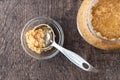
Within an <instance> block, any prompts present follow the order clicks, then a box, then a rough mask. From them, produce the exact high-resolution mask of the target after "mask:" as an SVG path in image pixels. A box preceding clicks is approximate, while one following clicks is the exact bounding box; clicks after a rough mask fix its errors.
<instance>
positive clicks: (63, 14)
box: [0, 0, 120, 80]
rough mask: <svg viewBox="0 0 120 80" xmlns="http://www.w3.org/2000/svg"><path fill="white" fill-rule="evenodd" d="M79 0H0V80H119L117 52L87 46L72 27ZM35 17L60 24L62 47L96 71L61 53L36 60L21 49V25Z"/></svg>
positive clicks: (119, 57)
mask: <svg viewBox="0 0 120 80" xmlns="http://www.w3.org/2000/svg"><path fill="white" fill-rule="evenodd" d="M82 1H83V0H0V32H1V33H0V80H120V76H119V75H120V50H118V51H102V50H99V49H96V48H94V47H92V46H90V45H89V44H88V43H86V42H85V41H84V40H83V38H82V37H81V36H80V35H79V33H78V31H77V26H76V16H77V11H78V8H79V7H80V5H81V2H82ZM38 16H49V17H52V18H53V19H55V20H56V21H58V22H59V23H60V25H61V26H62V28H63V30H64V34H65V43H64V47H65V48H67V49H70V50H72V51H74V52H76V53H78V54H79V55H81V56H82V57H84V58H85V59H86V60H87V61H89V62H90V63H91V64H92V65H94V66H95V67H96V68H98V69H99V70H100V72H99V73H91V72H85V71H83V70H81V69H79V68H78V67H76V66H75V65H73V64H72V63H71V62H70V61H69V60H68V59H67V58H66V57H64V56H63V55H62V54H58V55H57V56H56V57H54V58H52V59H49V60H45V61H39V60H36V59H33V58H32V57H30V56H28V55H27V54H26V53H25V52H24V50H23V49H22V47H21V42H20V35H21V30H22V28H23V26H24V25H25V23H26V22H27V21H28V20H30V19H32V18H35V17H38Z"/></svg>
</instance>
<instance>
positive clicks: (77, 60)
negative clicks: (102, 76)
mask: <svg viewBox="0 0 120 80" xmlns="http://www.w3.org/2000/svg"><path fill="white" fill-rule="evenodd" d="M52 46H54V47H55V48H57V49H58V50H59V51H60V52H62V53H63V54H64V55H65V56H66V57H67V58H68V59H69V60H70V61H71V62H72V63H74V64H75V65H76V66H78V67H79V68H81V69H83V70H85V71H90V72H97V70H96V69H95V68H94V67H93V66H92V65H90V64H89V63H88V62H87V61H85V60H84V59H83V58H82V57H81V56H79V55H77V54H76V53H74V52H72V51H70V50H67V49H65V48H63V47H61V46H60V45H58V44H57V43H56V42H53V44H52Z"/></svg>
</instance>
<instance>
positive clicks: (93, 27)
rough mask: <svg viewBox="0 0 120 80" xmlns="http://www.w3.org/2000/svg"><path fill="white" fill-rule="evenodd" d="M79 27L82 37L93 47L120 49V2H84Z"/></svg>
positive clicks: (86, 0)
mask: <svg viewBox="0 0 120 80" xmlns="http://www.w3.org/2000/svg"><path fill="white" fill-rule="evenodd" d="M77 25H78V31H79V32H80V34H81V36H82V37H83V38H84V39H85V40H86V41H87V42H88V43H89V44H91V45H92V46H94V47H96V48H99V49H103V50H115V49H120V0H84V1H83V3H82V5H81V7H80V8H79V11H78V15H77Z"/></svg>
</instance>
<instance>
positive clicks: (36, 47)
mask: <svg viewBox="0 0 120 80" xmlns="http://www.w3.org/2000/svg"><path fill="white" fill-rule="evenodd" d="M45 26H50V27H51V28H52V29H53V30H54V32H55V40H56V43H58V44H59V45H61V46H63V43H64V33H63V30H62V27H61V26H60V25H59V24H58V23H57V22H56V21H55V20H53V19H52V18H49V17H37V18H34V19H31V20H30V21H28V22H27V23H26V24H25V26H24V28H23V30H22V33H21V45H22V47H23V50H24V51H25V52H26V53H27V54H28V55H30V56H31V57H33V58H35V59H39V60H44V59H50V58H52V57H54V56H55V55H57V54H58V53H59V51H58V50H57V49H55V48H54V47H50V48H49V49H47V50H46V49H44V48H45V47H46V44H45V39H46V28H44V27H45Z"/></svg>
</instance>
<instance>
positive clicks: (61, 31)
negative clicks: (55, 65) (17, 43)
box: [21, 16, 64, 60]
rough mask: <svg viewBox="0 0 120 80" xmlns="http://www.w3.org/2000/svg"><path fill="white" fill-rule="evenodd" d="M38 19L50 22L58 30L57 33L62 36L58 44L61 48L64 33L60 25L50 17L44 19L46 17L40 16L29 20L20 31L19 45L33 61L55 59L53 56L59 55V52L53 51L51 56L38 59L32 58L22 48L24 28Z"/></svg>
mask: <svg viewBox="0 0 120 80" xmlns="http://www.w3.org/2000/svg"><path fill="white" fill-rule="evenodd" d="M40 19H47V20H50V21H52V22H53V23H54V24H55V25H56V28H57V29H59V33H60V34H61V35H62V36H61V41H60V42H59V44H60V45H61V46H63V44H64V32H63V29H62V27H61V26H60V24H59V23H58V22H57V21H55V20H54V19H52V18H50V17H46V16H40V17H36V18H33V19H30V20H29V21H28V22H27V23H26V24H25V25H24V27H23V29H22V31H21V45H22V47H23V50H24V51H25V53H27V54H28V55H29V56H31V57H33V58H35V59H38V60H46V59H50V58H53V57H55V56H56V55H57V54H58V53H59V50H57V49H55V50H54V52H53V53H52V54H51V55H49V56H45V57H41V58H38V57H35V56H33V55H32V54H30V53H29V52H28V51H27V50H26V48H25V46H24V43H23V35H24V31H25V28H26V27H28V25H29V24H30V23H31V22H34V20H40Z"/></svg>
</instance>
